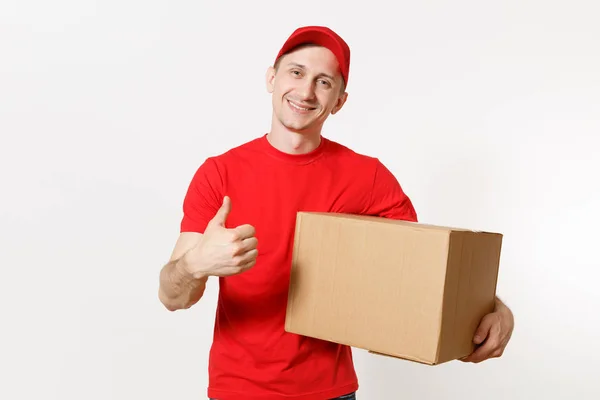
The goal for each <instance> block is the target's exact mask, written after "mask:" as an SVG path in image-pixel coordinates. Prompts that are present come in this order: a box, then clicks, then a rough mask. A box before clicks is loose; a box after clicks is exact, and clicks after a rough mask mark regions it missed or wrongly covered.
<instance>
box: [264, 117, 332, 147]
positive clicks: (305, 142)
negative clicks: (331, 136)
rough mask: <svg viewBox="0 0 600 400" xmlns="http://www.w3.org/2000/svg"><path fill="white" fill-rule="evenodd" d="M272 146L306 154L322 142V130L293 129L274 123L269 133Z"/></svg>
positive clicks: (268, 137) (268, 136)
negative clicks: (301, 130)
mask: <svg viewBox="0 0 600 400" xmlns="http://www.w3.org/2000/svg"><path fill="white" fill-rule="evenodd" d="M267 139H268V140H269V143H270V144H271V146H273V147H275V148H276V149H277V150H279V151H282V152H284V153H288V154H306V153H310V152H311V151H313V150H315V149H316V148H317V147H319V145H320V144H321V132H320V131H316V130H315V131H306V132H305V131H303V132H298V131H293V130H290V129H287V128H285V127H284V126H280V125H278V124H276V123H273V124H272V126H271V131H270V132H269V133H268V134H267Z"/></svg>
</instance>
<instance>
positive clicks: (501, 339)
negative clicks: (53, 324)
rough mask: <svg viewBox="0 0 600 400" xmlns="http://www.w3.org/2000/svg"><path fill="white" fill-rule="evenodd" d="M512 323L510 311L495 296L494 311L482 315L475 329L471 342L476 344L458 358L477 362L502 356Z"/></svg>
mask: <svg viewBox="0 0 600 400" xmlns="http://www.w3.org/2000/svg"><path fill="white" fill-rule="evenodd" d="M514 325H515V322H514V318H513V314H512V312H511V311H510V309H509V308H508V307H507V306H506V305H504V303H502V301H500V299H498V298H496V306H495V308H494V311H493V312H492V313H490V314H487V315H486V316H485V317H483V319H482V320H481V323H480V324H479V327H478V328H477V330H476V331H475V335H474V337H473V343H475V345H476V346H477V347H476V348H475V351H474V352H473V353H471V354H470V355H468V356H467V357H464V358H461V359H460V360H461V361H464V362H473V363H479V362H481V361H484V360H487V359H489V358H495V357H500V356H502V354H503V353H504V348H505V347H506V345H507V344H508V341H509V340H510V337H511V335H512V332H513V328H514Z"/></svg>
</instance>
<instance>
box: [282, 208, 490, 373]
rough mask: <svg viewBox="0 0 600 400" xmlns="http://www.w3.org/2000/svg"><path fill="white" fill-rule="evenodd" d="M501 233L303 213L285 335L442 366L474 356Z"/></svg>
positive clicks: (298, 226) (297, 234) (487, 306)
mask: <svg viewBox="0 0 600 400" xmlns="http://www.w3.org/2000/svg"><path fill="white" fill-rule="evenodd" d="M501 244H502V235H501V234H498V233H489V232H475V231H469V230H466V229H457V228H449V227H442V226H432V225H426V224H420V223H412V222H406V221H397V220H390V219H385V218H379V217H370V216H356V215H348V214H332V213H309V212H300V213H298V215H297V220H296V231H295V238H294V249H293V261H292V270H291V280H290V292H289V299H288V305H287V315H286V321H285V329H286V331H288V332H292V333H296V334H300V335H305V336H310V337H314V338H319V339H323V340H328V341H332V342H336V343H341V344H346V345H349V346H353V347H356V348H361V349H366V350H369V351H370V352H374V353H378V354H383V355H388V356H392V357H398V358H402V359H407V360H412V361H417V362H421V363H425V364H431V365H434V364H440V363H443V362H446V361H450V360H454V359H458V358H461V357H463V356H466V355H468V354H470V353H471V352H472V351H473V349H474V345H473V342H472V340H473V335H474V333H475V330H476V328H477V326H478V325H479V322H480V321H481V319H482V318H483V316H484V315H485V314H487V313H489V312H491V311H492V310H493V308H494V299H495V296H496V281H497V276H498V267H499V261H500V249H501Z"/></svg>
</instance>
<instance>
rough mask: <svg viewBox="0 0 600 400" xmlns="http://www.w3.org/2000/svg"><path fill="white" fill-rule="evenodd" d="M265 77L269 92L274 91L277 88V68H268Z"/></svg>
mask: <svg viewBox="0 0 600 400" xmlns="http://www.w3.org/2000/svg"><path fill="white" fill-rule="evenodd" d="M265 79H266V84H267V92H269V93H273V90H274V88H275V68H274V67H269V68H268V69H267V73H266V76H265Z"/></svg>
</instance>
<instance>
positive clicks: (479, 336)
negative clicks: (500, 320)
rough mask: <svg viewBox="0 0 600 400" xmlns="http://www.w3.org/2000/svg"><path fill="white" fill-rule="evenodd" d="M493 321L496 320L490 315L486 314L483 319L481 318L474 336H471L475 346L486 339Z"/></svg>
mask: <svg viewBox="0 0 600 400" xmlns="http://www.w3.org/2000/svg"><path fill="white" fill-rule="evenodd" d="M495 319H497V318H494V316H493V315H492V314H488V315H486V316H485V317H483V319H482V320H481V323H480V324H479V326H478V327H477V330H476V331H475V335H474V336H473V343H475V344H477V345H479V344H481V343H483V341H484V340H485V339H486V338H487V337H488V335H489V332H490V329H491V328H492V326H493V324H494V322H495V321H494V320H495Z"/></svg>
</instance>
